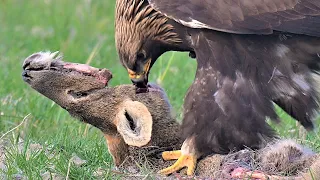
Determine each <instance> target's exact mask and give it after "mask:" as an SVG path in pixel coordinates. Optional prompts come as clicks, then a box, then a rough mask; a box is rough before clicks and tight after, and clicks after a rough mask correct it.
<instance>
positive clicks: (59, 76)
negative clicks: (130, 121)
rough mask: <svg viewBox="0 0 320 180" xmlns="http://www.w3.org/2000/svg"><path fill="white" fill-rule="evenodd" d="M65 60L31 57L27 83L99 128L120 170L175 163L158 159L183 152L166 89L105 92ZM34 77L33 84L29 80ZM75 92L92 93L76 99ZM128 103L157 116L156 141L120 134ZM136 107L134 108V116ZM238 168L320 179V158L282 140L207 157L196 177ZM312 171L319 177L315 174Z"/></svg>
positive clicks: (131, 88)
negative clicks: (135, 142) (133, 140)
mask: <svg viewBox="0 0 320 180" xmlns="http://www.w3.org/2000/svg"><path fill="white" fill-rule="evenodd" d="M49 55H50V54H49ZM41 57H43V58H41ZM57 59H59V62H57V61H58V60H57ZM60 59H61V58H60V57H59V58H56V59H55V60H52V58H51V59H50V57H49V58H48V54H45V53H38V54H35V55H32V56H30V57H29V58H27V60H26V61H25V63H24V69H25V71H24V72H25V73H24V75H23V76H24V79H25V81H26V82H28V83H29V84H30V85H31V87H32V88H34V89H35V90H37V91H38V92H40V93H42V94H43V95H45V96H47V97H48V98H50V99H51V100H53V101H55V102H56V103H58V104H59V105H60V106H61V107H64V108H65V109H66V110H67V111H68V112H69V113H70V114H72V115H73V116H75V117H77V118H79V119H81V120H82V121H84V122H86V123H89V124H91V125H93V126H95V127H97V128H99V129H100V130H101V131H102V132H103V134H104V136H105V138H106V141H107V145H108V150H109V152H110V154H111V155H112V157H113V161H114V164H115V165H116V166H117V167H122V168H124V169H125V170H126V171H129V172H130V173H137V172H139V170H141V166H144V167H147V168H150V169H152V170H153V171H154V172H156V171H158V170H160V169H162V168H164V167H167V166H168V165H169V164H171V162H165V161H163V160H162V158H160V157H158V155H159V154H160V153H161V152H163V151H165V150H169V149H179V147H180V146H181V141H180V140H179V137H178V132H179V124H178V123H177V122H176V121H175V119H174V118H173V117H172V115H171V107H170V104H169V103H168V100H167V97H166V95H165V93H164V91H163V90H162V89H161V88H160V87H158V86H154V85H153V86H152V87H153V88H152V89H153V91H150V92H148V93H143V94H136V93H135V87H134V86H133V85H120V86H116V87H106V88H104V86H102V85H101V83H99V81H97V79H96V78H94V77H91V76H89V75H84V74H81V73H80V72H76V71H63V70H62V69H59V67H60V68H61V66H58V65H62V64H64V62H62V61H60ZM57 64H58V65H57ZM28 76H31V77H32V79H28V78H27V77H28ZM110 78H111V76H110ZM70 91H77V92H78V93H79V92H88V94H87V95H86V96H84V97H74V95H73V94H72V93H71V94H70ZM68 92H69V93H68ZM80 94H81V93H80ZM130 100H132V101H130ZM127 101H129V102H140V103H141V104H143V105H145V107H147V110H148V111H149V113H150V114H151V116H152V135H151V141H150V142H149V143H148V144H147V145H145V146H143V147H133V146H129V145H128V144H126V143H125V141H124V138H123V136H124V135H122V134H121V133H119V128H117V122H116V120H117V115H118V114H119V112H121V110H122V108H124V107H125V106H124V105H123V103H124V102H127ZM133 104H134V105H135V103H133ZM134 105H133V106H131V107H129V108H132V109H131V110H132V111H134V108H135V106H134ZM138 106H140V105H138ZM141 107H142V109H144V108H143V106H141ZM141 107H139V108H137V109H136V110H137V111H138V113H139V112H140V113H143V115H142V116H141V117H144V116H145V115H146V114H148V113H147V112H144V111H145V110H141ZM129 113H130V112H129ZM135 115H137V114H135ZM132 117H133V118H136V119H135V120H137V119H138V117H134V116H132ZM146 119H147V118H146ZM120 130H121V129H120ZM237 167H242V168H246V169H248V170H260V171H263V172H265V173H267V174H269V175H272V174H275V175H283V174H287V175H290V176H291V177H293V176H294V177H296V178H298V179H299V178H300V179H303V178H305V179H312V177H313V178H314V179H320V175H319V173H318V172H320V156H319V155H318V154H315V153H314V152H312V151H311V150H309V149H307V148H305V147H302V146H300V145H298V144H297V143H295V142H294V141H290V140H289V141H288V140H286V141H276V142H274V143H271V144H269V145H268V146H267V147H265V148H263V149H261V150H258V151H252V150H243V151H239V152H236V153H232V154H228V155H211V156H208V157H205V158H204V159H202V160H200V161H199V163H198V166H197V169H196V175H197V176H199V177H206V178H212V179H231V177H230V172H232V171H233V169H235V168H237ZM310 172H311V173H313V175H310ZM157 178H159V179H162V178H163V177H160V176H159V177H157ZM169 178H170V177H169ZM125 179H128V178H127V177H125Z"/></svg>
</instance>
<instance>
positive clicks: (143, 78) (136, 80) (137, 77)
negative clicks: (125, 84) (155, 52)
mask: <svg viewBox="0 0 320 180" xmlns="http://www.w3.org/2000/svg"><path fill="white" fill-rule="evenodd" d="M150 65H151V58H150V59H149V60H148V61H147V63H145V65H144V67H143V71H142V72H140V73H137V72H135V71H132V70H131V69H127V70H128V74H129V78H130V79H131V81H132V83H133V84H135V85H136V86H137V87H138V88H147V84H148V75H149V70H150Z"/></svg>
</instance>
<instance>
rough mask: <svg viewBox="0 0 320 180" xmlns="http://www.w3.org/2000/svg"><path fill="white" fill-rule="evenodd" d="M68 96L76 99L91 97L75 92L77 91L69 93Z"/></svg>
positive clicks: (85, 93)
mask: <svg viewBox="0 0 320 180" xmlns="http://www.w3.org/2000/svg"><path fill="white" fill-rule="evenodd" d="M68 94H70V95H71V96H72V97H73V98H75V99H78V98H82V97H86V96H88V95H89V93H88V92H75V91H68Z"/></svg>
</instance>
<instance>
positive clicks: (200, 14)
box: [148, 0, 320, 36]
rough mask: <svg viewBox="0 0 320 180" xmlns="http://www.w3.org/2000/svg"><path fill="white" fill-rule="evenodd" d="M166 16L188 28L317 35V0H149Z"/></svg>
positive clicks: (319, 7) (319, 11) (319, 4)
mask: <svg viewBox="0 0 320 180" xmlns="http://www.w3.org/2000/svg"><path fill="white" fill-rule="evenodd" d="M148 1H149V3H150V5H151V6H152V7H153V8H154V9H156V10H157V11H160V12H161V13H163V14H164V15H166V16H167V17H169V18H171V19H173V20H175V21H177V22H179V23H181V24H183V25H185V26H188V27H191V28H207V29H213V30H217V31H223V32H229V33H237V34H271V33H272V32H273V30H277V31H284V32H289V33H296V34H306V35H310V36H320V30H319V29H320V1H319V0H148Z"/></svg>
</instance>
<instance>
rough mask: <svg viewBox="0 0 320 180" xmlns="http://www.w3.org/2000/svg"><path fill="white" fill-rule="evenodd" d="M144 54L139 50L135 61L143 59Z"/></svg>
mask: <svg viewBox="0 0 320 180" xmlns="http://www.w3.org/2000/svg"><path fill="white" fill-rule="evenodd" d="M145 58H146V56H145V55H144V53H142V52H140V53H138V54H137V61H143V60H145Z"/></svg>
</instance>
